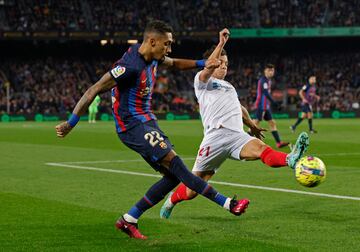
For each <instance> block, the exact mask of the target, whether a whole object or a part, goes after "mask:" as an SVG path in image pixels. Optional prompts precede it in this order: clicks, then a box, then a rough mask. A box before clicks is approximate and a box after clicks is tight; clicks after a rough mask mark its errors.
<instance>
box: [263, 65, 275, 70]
mask: <svg viewBox="0 0 360 252" xmlns="http://www.w3.org/2000/svg"><path fill="white" fill-rule="evenodd" d="M272 68H275V66H274V64H266V65H265V67H264V70H265V69H272Z"/></svg>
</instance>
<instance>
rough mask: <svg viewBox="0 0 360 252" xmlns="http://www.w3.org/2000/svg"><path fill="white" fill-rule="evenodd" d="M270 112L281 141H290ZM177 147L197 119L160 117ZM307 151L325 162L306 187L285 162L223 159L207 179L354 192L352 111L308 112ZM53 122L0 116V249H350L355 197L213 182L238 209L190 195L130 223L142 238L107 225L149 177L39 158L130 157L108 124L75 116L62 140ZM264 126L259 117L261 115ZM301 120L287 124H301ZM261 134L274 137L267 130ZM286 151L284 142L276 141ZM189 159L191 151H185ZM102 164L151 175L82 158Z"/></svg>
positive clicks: (186, 141)
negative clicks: (320, 175) (237, 212)
mask: <svg viewBox="0 0 360 252" xmlns="http://www.w3.org/2000/svg"><path fill="white" fill-rule="evenodd" d="M291 123H293V120H291V121H289V120H278V125H279V129H280V130H279V132H280V135H281V137H282V139H283V140H289V141H291V142H295V140H296V137H297V134H292V133H290V130H289V129H288V126H289V125H290V124H291ZM159 124H160V127H161V128H162V129H163V131H164V132H165V133H166V134H167V135H168V136H169V138H170V140H171V141H172V143H173V144H174V145H175V149H176V151H177V153H178V154H180V155H181V156H183V157H187V158H191V157H195V155H196V153H197V148H198V146H199V144H200V142H201V139H202V127H201V123H200V121H172V122H166V121H160V122H159ZM314 125H315V128H316V129H317V130H319V133H318V134H316V135H311V136H310V148H309V150H308V153H307V154H312V153H314V154H315V153H316V155H317V156H318V157H320V158H321V159H322V160H323V161H324V162H325V164H326V165H327V172H328V177H327V180H326V181H325V182H324V183H323V184H321V185H320V186H319V187H316V188H305V187H302V186H301V185H299V184H297V182H296V181H295V178H294V176H293V173H292V171H291V170H290V169H289V168H283V169H272V168H268V167H266V166H265V165H263V164H262V163H261V161H254V162H238V161H232V160H228V161H226V162H225V163H224V164H223V166H222V167H221V169H220V170H219V172H218V173H217V174H216V176H214V180H215V181H226V182H232V183H240V184H250V185H259V186H268V187H276V188H286V189H294V190H302V191H308V192H320V193H328V194H337V195H347V196H354V197H360V183H359V181H360V135H359V134H358V129H359V125H360V120H359V119H343V120H331V119H321V120H315V121H314ZM54 126H55V123H35V122H26V123H22V122H21V123H20V122H19V123H0V153H1V154H0V156H1V165H0V213H1V214H0V251H160V250H162V251H202V250H203V251H312V250H317V251H360V250H359V245H360V218H359V217H360V201H354V200H346V199H333V198H324V197H318V196H312V195H301V194H293V193H284V192H276V191H265V190H259V189H250V188H240V187H233V186H226V185H218V184H215V185H214V187H215V188H216V189H218V190H219V191H220V192H222V193H224V194H226V195H229V196H232V195H233V194H238V195H239V197H247V198H249V199H250V200H251V204H250V206H249V208H248V210H247V213H246V214H245V215H243V216H240V217H234V216H232V215H231V214H229V213H228V212H226V211H224V210H223V209H222V208H220V207H218V206H217V205H215V204H214V203H212V202H210V201H208V200H206V199H204V198H201V197H198V198H196V199H195V200H193V201H188V202H183V203H181V204H179V205H178V206H176V208H175V209H174V211H173V215H172V218H171V219H169V220H160V219H159V210H160V207H161V204H162V202H161V203H160V204H159V205H157V206H156V207H154V208H153V209H151V210H149V211H148V212H146V213H145V214H144V215H143V217H142V218H141V220H140V222H139V225H140V228H141V231H142V232H143V233H144V234H145V235H148V236H149V239H148V240H146V241H138V240H134V239H129V238H128V237H127V236H126V235H124V234H123V233H120V232H118V231H116V230H115V228H114V222H115V220H116V219H117V218H118V217H119V216H120V215H121V214H122V213H124V212H126V211H127V210H128V209H129V208H130V207H131V206H132V205H133V204H134V203H135V202H136V201H137V200H138V199H139V198H140V197H142V196H143V194H144V193H145V191H146V190H147V189H148V188H149V187H150V186H151V185H152V184H153V183H154V182H155V181H156V180H157V178H154V177H144V176H136V175H129V174H119V173H107V172H102V171H87V170H76V169H71V168H66V167H53V166H48V165H46V164H45V163H47V162H71V161H99V160H136V159H139V156H138V155H137V154H136V153H135V152H133V151H131V150H129V149H127V148H126V147H125V146H124V145H122V143H121V142H120V141H119V140H118V138H117V136H116V134H115V130H114V125H113V123H110V122H109V123H102V122H99V123H97V124H87V123H86V122H81V123H80V124H79V125H78V126H77V127H76V129H75V130H74V131H73V132H71V134H70V135H69V136H68V137H67V138H65V139H57V138H56V136H55V131H54ZM263 126H266V124H263ZM306 129H307V123H306V122H305V123H303V124H301V125H300V126H299V129H298V131H297V132H300V130H306ZM266 137H267V138H266V142H267V143H268V144H270V145H272V146H274V141H273V138H272V136H271V134H270V133H266ZM286 151H288V150H286ZM185 162H186V164H187V165H188V166H189V168H190V167H192V163H193V160H186V161H185ZM77 165H79V166H90V167H97V168H103V169H112V170H125V171H132V172H141V173H149V174H154V175H155V174H156V173H155V172H154V171H153V170H152V169H151V168H150V167H149V166H148V165H147V164H146V163H145V162H144V161H132V162H109V163H86V164H77Z"/></svg>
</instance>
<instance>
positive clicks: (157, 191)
mask: <svg viewBox="0 0 360 252" xmlns="http://www.w3.org/2000/svg"><path fill="white" fill-rule="evenodd" d="M179 182H180V181H179V180H178V179H177V178H176V177H174V176H172V175H166V176H164V177H163V178H162V179H160V180H159V181H158V182H156V183H155V184H154V185H153V186H152V187H150V189H149V190H148V191H147V192H146V194H145V195H144V197H142V198H141V199H140V200H139V201H138V202H137V203H136V204H135V205H134V206H133V207H132V208H131V209H130V210H129V211H128V212H127V213H126V214H124V215H123V216H121V217H120V218H119V219H118V220H117V222H116V224H115V226H116V228H118V229H119V230H121V231H123V232H124V233H126V234H127V235H129V237H131V238H136V239H142V240H143V239H146V238H147V237H146V236H144V235H143V234H141V233H140V231H139V229H138V225H137V222H138V219H139V218H140V216H141V215H142V214H143V213H144V212H145V211H146V210H148V209H149V208H151V207H153V206H154V205H156V204H157V203H158V202H160V201H161V200H162V199H163V198H164V197H165V196H166V194H168V193H169V192H170V191H171V190H172V189H174V188H175V187H176V186H177V185H178V184H179Z"/></svg>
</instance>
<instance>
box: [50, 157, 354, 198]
mask: <svg viewBox="0 0 360 252" xmlns="http://www.w3.org/2000/svg"><path fill="white" fill-rule="evenodd" d="M45 164H46V165H49V166H57V167H66V168H72V169H80V170H90V171H101V172H108V173H121V174H128V175H136V176H144V177H155V178H161V176H160V175H156V174H149V173H142V172H131V171H124V170H112V169H103V168H98V167H89V166H79V165H71V164H64V163H45ZM209 182H210V183H212V184H218V185H228V186H235V187H244V188H252V189H260V190H266V191H277V192H286V193H297V194H305V195H312V196H318V197H327V198H336V199H348V200H357V201H360V197H352V196H343V195H335V194H326V193H314V192H305V191H298V190H290V189H283V188H274V187H267V186H255V185H245V184H237V183H229V182H222V181H213V180H210V181H209Z"/></svg>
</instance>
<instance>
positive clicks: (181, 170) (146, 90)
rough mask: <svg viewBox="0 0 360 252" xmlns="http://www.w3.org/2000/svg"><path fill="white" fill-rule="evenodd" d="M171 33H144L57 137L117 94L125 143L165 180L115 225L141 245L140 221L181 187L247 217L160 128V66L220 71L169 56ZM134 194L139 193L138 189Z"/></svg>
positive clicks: (157, 29)
mask: <svg viewBox="0 0 360 252" xmlns="http://www.w3.org/2000/svg"><path fill="white" fill-rule="evenodd" d="M172 33H173V30H172V28H171V26H169V25H168V24H166V23H164V22H162V21H156V20H155V21H152V22H150V23H149V24H148V25H147V26H146V28H145V31H144V39H143V42H142V44H135V45H133V46H131V47H130V48H129V49H128V51H127V52H126V53H125V54H124V55H123V56H122V58H121V59H120V60H119V61H117V62H116V63H115V65H114V66H113V68H112V69H111V70H110V71H109V72H107V73H106V74H104V75H103V77H102V78H101V79H100V80H99V81H98V82H96V83H95V84H94V85H93V86H91V87H90V88H89V89H88V90H87V91H86V92H85V94H84V95H83V96H82V98H81V99H80V101H79V102H78V103H77V105H76V107H75V109H74V111H73V114H72V116H71V118H70V119H69V121H67V122H63V123H61V124H59V125H57V126H56V131H57V135H58V137H65V136H66V135H67V134H68V133H69V132H70V131H71V130H72V129H73V127H75V125H76V124H77V122H78V121H79V117H80V116H81V115H83V114H84V113H85V111H86V110H87V108H88V107H89V105H90V104H91V102H92V101H93V100H94V98H95V96H96V95H97V94H99V93H102V92H105V91H108V90H110V89H112V90H111V92H112V101H113V106H112V108H113V115H114V120H115V125H116V131H117V134H118V136H119V138H120V140H121V141H122V142H123V143H124V144H125V145H126V146H127V147H129V148H130V149H132V150H134V151H136V152H138V153H139V154H140V155H141V156H142V157H143V158H144V160H145V161H146V162H148V163H149V164H150V165H151V166H152V167H153V168H154V169H155V170H156V171H158V172H160V173H162V174H163V177H162V178H161V179H160V180H159V181H158V182H156V183H155V184H154V185H152V186H151V188H150V189H149V190H148V191H147V192H146V194H145V195H144V196H143V197H142V198H141V199H140V200H139V201H138V202H137V203H136V204H135V205H134V206H133V207H132V208H131V209H130V210H129V211H128V212H127V213H125V214H124V215H122V216H121V217H120V218H119V220H118V221H117V222H116V224H115V225H116V227H117V228H118V229H120V230H121V231H123V232H124V233H126V234H127V235H129V236H130V237H133V238H137V239H146V238H147V237H146V236H144V235H142V234H141V233H140V231H139V229H138V224H137V223H138V219H139V218H140V216H141V215H142V214H143V213H144V212H145V211H146V210H148V209H150V208H151V207H153V206H155V205H156V204H157V203H159V202H160V201H161V200H162V199H163V198H164V197H165V196H166V195H167V194H168V193H169V192H170V191H171V190H172V189H174V188H175V187H176V186H177V185H178V184H179V183H180V182H183V183H184V184H185V185H186V186H188V187H189V188H191V189H192V190H194V191H196V192H197V193H199V194H201V195H203V196H204V197H207V198H208V199H210V200H211V201H213V202H215V203H216V204H218V205H219V206H221V207H223V208H225V209H226V210H228V211H229V212H230V213H232V214H234V215H241V214H242V213H244V211H245V209H246V208H247V206H248V204H249V201H248V200H247V199H243V200H236V199H234V198H233V199H232V198H229V197H225V196H224V195H222V194H220V193H219V192H217V191H216V190H215V189H214V188H213V187H212V186H210V185H209V184H208V183H206V182H205V181H204V180H202V179H201V178H199V177H197V176H195V175H194V174H192V173H191V172H190V171H189V170H188V168H187V167H186V166H185V164H184V163H183V161H182V160H181V158H180V157H179V156H178V155H177V154H176V153H175V151H174V150H173V147H172V144H171V142H170V140H169V139H168V138H167V136H166V135H165V134H164V133H163V132H162V130H161V129H160V128H159V126H158V124H157V120H156V117H155V115H154V114H153V113H152V110H151V107H150V104H151V96H152V91H153V87H154V83H155V80H156V71H157V67H158V65H159V64H164V65H166V66H169V67H174V68H177V69H180V70H185V69H193V68H196V67H206V68H208V69H212V68H214V67H218V66H219V65H220V61H219V60H218V59H212V60H207V61H205V60H198V61H196V60H186V59H173V58H169V57H168V56H167V55H168V54H169V53H170V52H171V45H172V42H173V38H172ZM119 183H121V181H119ZM132 189H134V190H136V189H137V187H136V184H134V187H133V188H132Z"/></svg>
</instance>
